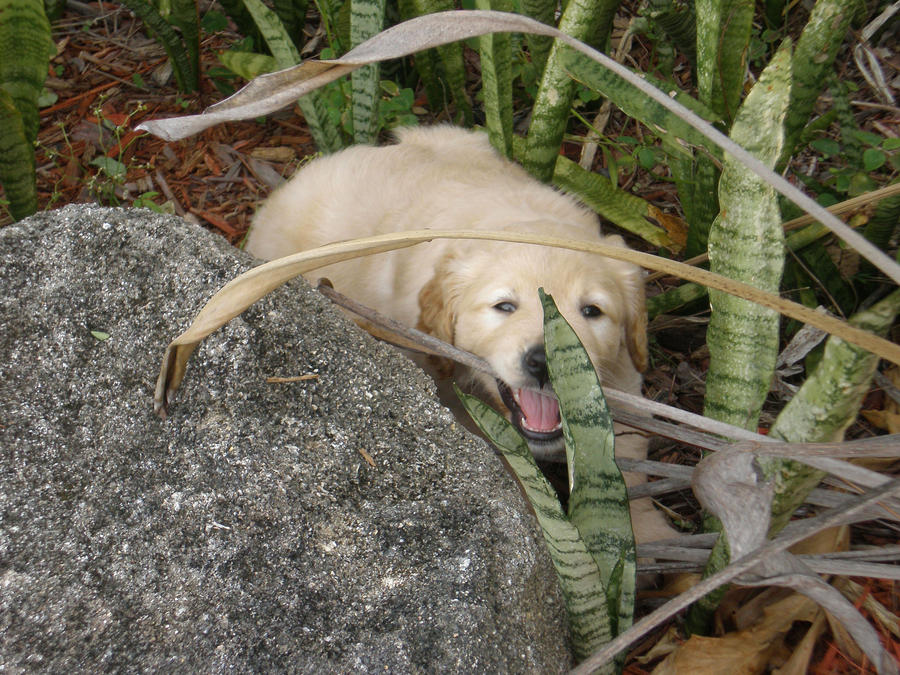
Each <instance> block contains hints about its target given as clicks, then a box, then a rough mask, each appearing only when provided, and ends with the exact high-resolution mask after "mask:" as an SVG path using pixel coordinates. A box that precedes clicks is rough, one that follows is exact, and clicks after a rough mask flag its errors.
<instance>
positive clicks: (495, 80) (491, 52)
mask: <svg viewBox="0 0 900 675" xmlns="http://www.w3.org/2000/svg"><path fill="white" fill-rule="evenodd" d="M475 9H493V10H497V11H500V12H511V11H513V3H512V1H511V0H475ZM478 46H479V54H480V56H481V90H482V93H483V94H484V115H485V125H486V126H487V130H488V136H489V137H490V139H491V145H493V146H494V148H496V150H497V152H499V153H500V154H502V155H503V156H504V157H512V141H513V105H512V66H511V61H512V45H511V42H510V36H509V33H490V34H488V35H482V36H481V37H479V38H478Z"/></svg>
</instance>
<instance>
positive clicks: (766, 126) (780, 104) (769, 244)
mask: <svg viewBox="0 0 900 675" xmlns="http://www.w3.org/2000/svg"><path fill="white" fill-rule="evenodd" d="M790 88H791V51H790V45H789V44H786V45H784V46H783V47H782V48H781V49H779V50H778V52H777V53H776V54H775V56H774V57H773V58H772V61H771V62H770V63H769V65H768V66H767V67H766V69H765V70H764V71H763V72H762V73H761V74H760V77H759V80H758V82H757V83H756V85H755V86H754V87H753V89H751V90H750V93H749V94H748V95H747V98H746V100H745V101H744V103H743V105H742V106H741V108H740V110H739V111H738V113H737V117H736V118H735V122H734V125H733V126H732V129H731V136H732V138H733V139H734V140H735V141H737V142H738V143H740V144H742V145H743V146H744V147H745V148H747V149H748V150H750V151H751V152H752V153H753V154H755V155H756V156H757V157H758V158H759V159H760V160H761V161H763V162H764V163H765V164H766V165H767V166H773V165H774V164H775V162H776V161H777V159H778V157H779V155H780V154H781V149H782V147H783V141H784V129H783V121H784V116H785V114H786V112H787V106H788V102H789V100H790ZM719 203H720V204H721V209H722V210H721V213H720V214H719V216H718V217H717V218H716V220H715V222H714V223H713V227H712V229H711V230H710V235H709V261H710V269H711V270H712V271H714V272H717V273H719V274H722V275H723V276H726V277H729V278H731V279H738V280H740V281H744V282H746V283H749V284H751V285H753V286H756V287H757V288H761V289H763V290H767V291H770V292H772V293H776V292H778V288H779V284H780V282H781V275H782V271H783V269H784V232H783V230H782V228H781V214H780V211H779V208H778V199H777V196H776V194H775V191H774V190H772V189H771V187H769V186H768V185H766V184H764V183H762V182H761V181H760V180H759V179H758V178H757V177H756V176H754V175H752V174H750V173H749V172H748V171H747V170H746V169H745V168H744V167H743V166H742V165H741V164H740V163H738V162H736V161H734V159H732V158H730V157H726V160H725V168H724V170H723V172H722V179H721V180H720V182H719ZM709 298H710V306H711V308H712V314H711V316H710V323H709V329H708V330H707V344H708V345H709V353H710V365H709V372H708V373H707V377H706V399H705V408H704V414H705V415H706V416H707V417H712V418H713V419H717V420H720V421H723V422H729V423H730V424H734V425H736V426H739V427H743V428H745V429H755V428H756V425H757V421H758V419H759V412H760V410H761V409H762V404H763V401H764V400H765V397H766V394H767V393H768V391H769V384H770V382H771V379H772V373H773V372H774V369H775V360H776V358H777V356H778V326H779V316H778V313H777V312H773V311H771V310H769V309H766V308H763V307H760V306H759V305H757V304H755V303H752V302H747V301H746V300H743V299H740V298H735V297H733V296H730V295H725V294H722V293H720V292H718V291H712V290H711V291H710V294H709Z"/></svg>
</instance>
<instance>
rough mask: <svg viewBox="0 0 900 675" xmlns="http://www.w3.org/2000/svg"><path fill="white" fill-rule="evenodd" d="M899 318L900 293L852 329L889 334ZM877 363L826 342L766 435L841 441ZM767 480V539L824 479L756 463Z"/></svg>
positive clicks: (806, 469)
mask: <svg viewBox="0 0 900 675" xmlns="http://www.w3.org/2000/svg"><path fill="white" fill-rule="evenodd" d="M898 314H900V290H896V291H894V292H893V293H891V294H890V295H889V296H887V297H886V298H884V299H883V300H881V301H880V302H878V303H876V304H875V305H873V306H872V307H870V308H869V309H867V310H863V311H861V312H858V313H856V314H855V315H854V316H852V317H851V318H850V321H849V322H850V323H851V324H852V325H854V326H857V327H858V328H862V329H864V330H867V331H871V332H873V333H877V334H879V335H884V334H885V333H887V331H888V329H889V328H890V327H891V326H892V325H893V323H894V320H895V319H896V318H897V315H898ZM877 365H878V357H877V356H875V355H874V354H872V353H871V352H867V351H865V350H864V349H860V348H859V347H856V346H854V345H851V344H849V343H847V342H844V341H843V340H841V339H840V338H836V337H830V338H828V340H827V342H826V343H825V352H824V354H823V355H822V359H821V360H820V361H819V365H818V366H816V369H815V371H814V372H813V373H812V374H811V375H810V376H809V377H808V378H807V379H806V381H805V382H804V383H803V386H801V387H800V389H799V390H798V391H797V393H796V394H794V397H793V398H792V399H791V400H790V402H789V403H788V404H787V405H786V406H785V408H784V410H782V411H781V414H779V415H778V418H777V419H776V420H775V424H774V425H773V426H772V429H771V430H770V432H769V435H771V436H773V437H774V438H779V439H781V440H784V441H790V442H792V443H816V442H827V441H840V440H842V439H843V438H844V431H845V430H846V429H847V427H848V426H850V424H851V423H852V422H853V421H854V420H855V419H856V416H857V414H858V413H859V408H860V406H861V405H862V400H863V397H864V396H865V395H866V394H867V393H868V391H869V387H870V386H871V382H872V375H873V374H874V373H875V368H876V367H877ZM758 461H759V464H760V465H761V466H762V467H763V472H764V473H765V474H766V476H767V477H769V478H773V479H774V480H775V498H774V500H773V502H772V526H771V533H772V534H774V533H775V532H778V531H779V530H781V529H782V528H783V527H784V526H785V525H786V524H787V522H788V520H790V517H791V516H792V515H793V513H794V511H796V510H797V507H799V506H800V504H802V503H803V500H804V499H806V497H807V495H809V493H810V491H811V490H812V489H813V488H814V487H816V485H818V483H819V481H820V480H821V479H822V478H823V476H824V474H823V473H822V472H820V471H817V470H816V469H813V468H812V467H810V466H807V465H806V464H801V463H799V462H793V461H790V460H781V459H777V458H773V457H760V458H759V459H758Z"/></svg>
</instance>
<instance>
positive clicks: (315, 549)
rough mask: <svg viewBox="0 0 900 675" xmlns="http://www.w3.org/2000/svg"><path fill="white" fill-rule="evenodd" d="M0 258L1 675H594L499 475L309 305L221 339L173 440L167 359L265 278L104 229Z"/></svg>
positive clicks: (219, 251)
mask: <svg viewBox="0 0 900 675" xmlns="http://www.w3.org/2000/svg"><path fill="white" fill-rule="evenodd" d="M0 258H2V262H0V449H2V450H0V671H2V672H20V671H42V672H59V673H61V672H65V673H69V672H74V671H94V672H100V671H107V672H108V671H112V670H116V671H120V670H124V671H137V670H140V671H165V672H174V671H180V672H217V671H224V670H235V671H242V672H247V671H270V670H279V671H281V670H285V671H296V672H329V671H330V672H336V671H341V672H350V671H356V672H365V671H371V672H374V671H378V672H423V671H441V672H502V671H508V672H528V671H531V672H553V671H559V670H564V669H565V668H566V667H567V666H568V665H569V664H570V656H569V652H568V649H567V646H566V644H567V637H566V628H565V620H564V612H563V609H562V604H561V600H560V597H559V593H558V591H557V588H556V584H555V579H554V574H553V571H552V568H551V566H550V563H549V561H548V558H547V556H546V553H545V551H544V548H543V543H542V541H541V539H540V535H539V533H538V532H537V530H536V527H535V525H534V524H533V519H532V517H531V516H530V515H529V514H528V512H527V510H526V507H525V506H524V504H523V502H522V500H521V498H520V496H519V494H518V492H517V489H516V487H515V486H514V484H513V482H512V480H511V479H510V478H509V477H508V476H507V475H506V474H505V472H504V471H503V469H502V468H501V466H500V463H499V461H498V460H497V459H496V458H495V457H494V456H493V455H492V453H491V451H490V450H489V449H488V447H487V446H486V445H485V444H484V443H483V442H481V441H479V440H476V439H474V438H472V437H471V436H469V435H468V434H467V433H465V432H464V431H462V430H461V429H459V428H458V426H457V425H456V424H455V423H454V420H453V419H452V417H450V416H449V414H448V413H447V412H446V411H445V410H444V409H442V408H440V407H439V406H438V405H437V404H436V403H435V402H434V400H433V396H432V386H431V384H430V381H429V380H428V379H427V378H426V377H425V376H424V374H422V373H421V372H419V371H418V370H417V369H415V367H414V366H412V365H411V364H410V363H409V362H408V361H407V360H406V359H405V358H404V357H403V356H401V355H399V354H397V353H396V352H394V351H393V350H391V349H389V348H386V347H384V346H382V345H379V344H377V343H375V342H374V341H373V340H371V339H370V338H369V337H368V336H366V335H363V334H362V333H360V332H359V331H358V330H356V329H355V327H353V326H352V324H350V323H349V322H348V321H346V320H345V319H344V318H343V317H342V316H341V315H340V314H339V313H337V312H336V311H334V310H333V309H332V308H331V307H330V306H329V305H328V303H327V301H325V300H323V299H322V298H321V297H319V296H318V294H316V293H315V292H313V291H310V290H309V289H308V286H307V285H306V284H305V282H302V281H297V282H294V283H291V284H289V285H288V286H287V287H285V288H283V289H281V290H280V291H279V292H277V293H275V294H273V295H272V296H270V297H269V298H266V299H265V300H263V301H261V302H260V303H258V304H257V305H255V306H254V307H252V308H251V309H249V310H248V311H247V312H245V313H244V314H243V315H242V316H241V317H239V318H238V319H236V320H234V321H232V322H231V323H230V324H229V325H228V326H227V327H225V328H224V329H222V330H220V331H218V332H217V333H215V334H213V335H212V336H211V337H210V338H208V339H207V340H206V341H205V342H204V343H203V344H202V345H201V347H200V348H199V349H198V350H197V352H196V353H195V355H194V357H193V359H192V361H191V363H190V365H189V368H188V374H187V377H186V379H185V382H184V386H183V389H182V391H181V393H180V396H179V399H178V401H177V403H176V405H175V406H174V408H173V409H172V411H171V415H170V417H169V419H168V420H167V421H162V420H160V419H158V418H157V417H155V416H154V415H153V414H152V412H151V396H152V391H153V385H154V380H155V377H156V373H157V370H158V367H159V360H160V358H161V356H162V353H163V350H164V348H165V345H166V343H167V342H168V341H169V340H170V339H171V338H172V337H174V336H175V335H176V334H177V333H179V332H181V331H182V330H183V329H184V328H185V327H186V326H187V325H188V323H189V322H190V319H191V318H192V316H193V315H194V314H195V313H196V311H197V310H199V308H200V307H201V305H202V303H203V301H205V300H206V299H207V298H208V297H209V296H210V295H211V294H212V293H213V292H214V291H215V290H217V289H218V288H219V287H220V286H221V285H222V284H223V283H224V282H226V281H227V280H228V279H229V278H231V277H233V276H235V275H236V274H238V273H239V272H241V271H242V270H245V269H247V268H248V267H249V266H250V264H251V262H250V260H249V258H248V257H247V256H245V255H243V254H242V253H240V252H239V251H236V250H234V249H232V248H230V247H228V246H227V245H226V244H225V243H224V242H222V241H221V240H219V239H218V238H216V237H214V236H212V235H210V234H208V233H206V232H204V231H203V230H201V229H199V228H196V227H194V226H191V225H188V224H186V223H185V222H183V221H181V220H179V219H176V218H171V217H165V216H159V215H156V214H152V213H150V212H149V211H128V210H117V209H100V208H94V207H89V206H71V207H67V208H65V209H62V210H60V211H56V212H52V213H44V214H40V215H37V216H34V217H33V218H30V219H28V220H26V221H24V222H22V223H20V224H17V225H14V226H10V227H7V228H5V229H3V230H0ZM92 331H99V332H101V333H106V334H108V335H109V338H108V339H106V340H103V339H98V337H95V336H94V335H92ZM100 337H101V338H102V335H101V336H100ZM308 373H314V374H316V375H317V376H318V377H317V379H314V380H308V381H301V382H295V383H290V384H267V383H266V382H265V378H266V377H267V376H272V375H276V376H293V375H303V374H308ZM361 451H365V452H367V453H368V454H369V455H370V456H371V458H372V459H373V460H374V464H375V466H374V467H373V466H370V465H369V464H368V463H367V461H366V459H365V458H364V457H363V455H362V454H361Z"/></svg>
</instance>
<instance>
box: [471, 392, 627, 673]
mask: <svg viewBox="0 0 900 675" xmlns="http://www.w3.org/2000/svg"><path fill="white" fill-rule="evenodd" d="M456 393H457V395H458V396H459V398H460V400H461V401H462V404H463V405H464V406H465V408H466V410H467V411H468V413H469V415H471V416H472V419H473V420H475V423H476V424H477V425H478V427H479V428H480V429H481V430H482V431H483V432H484V434H485V435H486V436H487V437H488V438H490V439H491V441H492V442H493V443H494V445H496V446H497V447H498V448H499V449H500V451H501V452H502V453H503V456H504V458H505V459H506V461H507V462H508V463H509V465H510V467H511V468H512V470H513V472H514V473H515V474H516V477H517V478H518V479H519V483H521V485H522V488H523V489H524V490H525V494H526V495H527V496H528V500H529V501H530V502H531V506H532V508H533V509H534V513H535V515H536V516H537V520H538V524H539V525H540V526H541V531H542V532H543V534H544V540H545V541H546V543H547V549H548V550H549V552H550V559H551V561H552V562H553V566H554V568H555V569H556V573H557V576H558V578H559V585H560V589H561V590H562V594H563V598H564V599H565V602H566V611H567V615H568V619H569V627H570V630H571V633H572V649H573V651H574V652H575V656H576V658H577V659H579V660H581V659H585V658H587V657H588V656H589V655H590V654H591V653H593V652H594V651H596V650H597V649H599V648H600V647H602V646H603V645H604V644H605V643H607V642H609V641H610V640H611V639H612V638H613V633H612V630H611V627H610V620H609V615H608V614H607V607H608V605H607V598H606V594H605V592H604V587H603V582H602V581H601V578H600V571H599V569H598V568H597V563H596V562H595V560H594V557H593V556H592V555H591V554H590V553H589V552H588V550H587V548H586V547H585V543H584V541H583V540H582V538H581V535H580V534H579V531H578V530H577V529H576V528H575V526H574V525H572V524H571V523H570V522H569V521H568V519H567V518H566V515H565V513H563V510H562V506H560V504H559V500H558V499H557V497H556V492H555V491H554V489H553V487H552V486H551V485H550V484H549V483H548V482H547V479H546V478H544V475H543V474H542V473H541V470H540V469H539V468H538V466H537V464H535V461H534V457H532V455H531V450H529V448H528V444H527V443H526V442H525V440H524V439H523V438H522V437H521V436H520V435H519V433H518V432H517V431H516V430H515V428H514V427H513V426H512V425H511V424H510V423H509V422H507V421H506V419H505V418H504V417H503V416H502V415H500V414H499V413H498V412H496V411H495V410H494V409H493V408H491V407H490V406H488V405H486V404H485V403H482V402H481V401H479V400H478V399H477V398H475V397H474V396H469V395H468V394H464V393H462V392H461V391H459V389H457V390H456Z"/></svg>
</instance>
